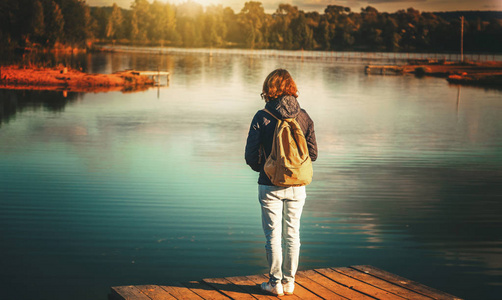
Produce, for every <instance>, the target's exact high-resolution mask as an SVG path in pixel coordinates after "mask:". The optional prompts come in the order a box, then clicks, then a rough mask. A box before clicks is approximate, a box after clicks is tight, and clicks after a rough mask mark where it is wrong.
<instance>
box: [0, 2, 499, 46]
mask: <svg viewBox="0 0 502 300" xmlns="http://www.w3.org/2000/svg"><path fill="white" fill-rule="evenodd" d="M465 20H466V21H465V23H464V44H465V50H466V51H470V52H478V53H479V52H485V53H500V52H502V43H501V42H500V41H502V18H501V13H498V12H477V13H476V12H470V15H468V16H467V17H466V18H465ZM460 28H461V21H460V18H459V17H458V16H457V15H456V14H455V13H429V12H420V11H417V10H415V9H413V8H407V9H403V10H399V11H396V12H393V13H387V12H379V11H377V10H376V9H375V8H373V7H371V6H368V7H365V8H361V10H360V11H357V12H356V11H351V9H350V8H348V7H343V6H337V5H329V6H327V7H326V9H325V10H324V12H322V13H320V12H316V11H313V12H307V11H303V10H301V8H298V7H296V6H292V5H289V4H280V5H279V6H278V7H277V9H276V10H275V12H273V13H267V12H265V10H264V8H263V5H262V4H261V3H260V2H255V1H250V2H245V3H244V4H243V7H242V9H241V10H240V11H239V12H235V11H234V10H232V9H231V8H229V7H223V6H221V5H218V6H214V5H213V6H207V7H203V6H202V5H200V4H198V3H195V2H192V1H188V2H184V3H181V4H176V5H175V4H171V3H166V2H161V1H157V0H155V1H147V0H134V1H133V2H132V4H131V7H130V8H128V9H124V8H120V7H119V6H117V5H116V4H114V5H113V6H111V7H89V6H88V5H87V4H86V3H85V1H82V0H35V1H33V0H2V1H1V2H0V42H1V43H2V45H4V47H6V48H11V49H13V48H16V47H35V48H36V47H40V48H52V47H61V46H68V45H71V46H72V47H84V48H92V47H93V45H94V44H96V43H108V44H112V43H113V44H126V45H149V46H176V47H239V48H265V49H266V48H271V49H292V50H298V49H305V50H334V51H344V50H356V51H408V52H425V51H429V52H449V51H458V48H459V41H460Z"/></svg>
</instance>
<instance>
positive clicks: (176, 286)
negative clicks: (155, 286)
mask: <svg viewBox="0 0 502 300" xmlns="http://www.w3.org/2000/svg"><path fill="white" fill-rule="evenodd" d="M160 287H161V288H162V289H164V290H165V291H167V292H168V293H169V294H171V295H173V296H174V297H175V298H176V299H202V298H201V297H200V296H199V295H197V294H196V293H194V292H193V291H191V290H190V289H189V288H187V287H186V286H184V285H182V284H181V283H179V282H176V283H173V284H172V285H169V286H165V285H161V286H160Z"/></svg>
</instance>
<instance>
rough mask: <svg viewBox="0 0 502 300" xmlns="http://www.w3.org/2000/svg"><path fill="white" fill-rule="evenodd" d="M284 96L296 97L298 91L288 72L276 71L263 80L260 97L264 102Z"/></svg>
mask: <svg viewBox="0 0 502 300" xmlns="http://www.w3.org/2000/svg"><path fill="white" fill-rule="evenodd" d="M284 95H290V96H295V97H298V89H297V88H296V83H295V82H294V81H293V78H292V77H291V75H290V74H289V72H288V71H286V70H284V69H277V70H274V71H272V73H270V74H268V76H267V78H265V81H264V82H263V91H262V93H261V96H262V98H263V99H265V102H269V101H272V100H274V99H276V98H278V97H280V96H284Z"/></svg>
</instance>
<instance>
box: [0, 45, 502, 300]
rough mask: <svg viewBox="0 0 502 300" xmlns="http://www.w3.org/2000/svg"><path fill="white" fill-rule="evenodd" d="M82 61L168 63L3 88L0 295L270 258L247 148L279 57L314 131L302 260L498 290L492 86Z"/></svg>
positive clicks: (245, 265)
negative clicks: (100, 88) (92, 80)
mask: <svg viewBox="0 0 502 300" xmlns="http://www.w3.org/2000/svg"><path fill="white" fill-rule="evenodd" d="M81 64H82V66H83V68H84V69H85V70H88V71H89V72H94V73H110V72H114V71H118V70H123V69H128V68H133V69H137V70H157V68H159V69H160V70H161V71H169V72H170V74H171V77H170V81H169V86H164V87H160V88H158V89H157V88H152V89H149V90H147V91H142V92H135V93H121V92H109V93H85V94H83V93H78V94H77V93H68V94H67V95H66V97H65V96H64V95H63V93H62V92H41V91H24V90H19V91H8V90H0V118H1V119H0V279H1V280H0V287H1V288H2V299H34V298H36V299H51V300H55V299H74V300H84V299H107V294H108V292H109V288H110V286H116V285H130V284H132V285H138V284H168V283H170V282H173V281H189V280H200V279H202V278H214V277H226V276H237V275H252V274H259V273H266V272H267V269H266V265H267V263H266V258H265V249H264V236H263V232H262V229H261V219H260V207H259V203H258V200H257V191H258V187H257V173H255V172H253V171H252V170H251V169H250V168H249V167H248V166H247V165H246V164H245V162H244V147H245V141H246V136H247V131H248V129H249V125H250V122H251V119H252V117H253V115H254V114H255V112H256V111H257V110H259V109H261V108H262V107H263V106H264V102H263V101H262V100H261V98H260V93H261V87H262V84H263V80H264V79H265V77H266V76H267V75H268V73H270V72H271V71H272V70H274V69H275V68H278V67H282V68H286V69H288V70H289V71H290V73H291V74H292V76H293V78H294V79H295V81H296V83H297V85H298V89H299V92H300V93H299V101H300V104H301V106H302V107H303V108H305V109H306V110H307V111H308V112H309V114H310V116H311V117H312V119H313V120H314V122H315V129H316V135H317V139H318V147H319V158H318V160H317V161H316V162H315V163H314V180H313V183H312V184H311V185H309V186H308V187H307V195H308V196H307V201H306V205H305V208H304V213H303V217H302V225H301V226H302V227H301V238H302V248H301V256H300V269H302V270H304V269H312V268H318V267H345V266H351V265H363V264H365V265H373V266H376V267H378V268H381V269H384V270H387V271H389V272H392V273H395V274H399V275H401V276H403V277H407V278H409V279H412V280H415V281H418V282H421V283H424V284H426V285H429V286H432V287H434V288H437V289H440V290H443V291H446V292H449V293H451V294H454V295H456V296H460V297H463V298H466V299H498V298H499V297H500V294H501V293H502V218H501V215H502V122H501V120H502V91H500V90H489V89H482V88H476V87H462V88H460V87H458V86H455V85H449V84H448V83H447V82H446V80H445V79H441V78H430V77H429V78H416V77H414V76H368V75H365V74H364V64H361V63H356V62H351V63H340V62H337V61H332V60H316V59H306V60H303V61H302V60H301V59H297V58H294V57H278V56H269V57H267V56H253V55H237V54H228V55H209V54H207V53H188V54H183V53H175V54H163V55H157V54H152V53H150V54H145V53H143V54H131V53H115V54H112V53H101V54H89V55H86V56H84V57H83V59H82V61H81Z"/></svg>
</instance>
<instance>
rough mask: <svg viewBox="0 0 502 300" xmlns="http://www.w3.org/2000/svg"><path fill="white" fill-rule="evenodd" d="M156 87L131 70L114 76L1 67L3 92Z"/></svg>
mask: <svg viewBox="0 0 502 300" xmlns="http://www.w3.org/2000/svg"><path fill="white" fill-rule="evenodd" d="M154 85H155V81H154V80H153V79H150V78H149V77H148V76H144V75H140V74H139V73H138V72H135V71H131V70H128V71H121V72H115V73H113V74H88V73H85V72H81V71H79V70H75V69H70V68H65V67H58V68H26V67H25V68H22V67H19V66H2V67H0V88H4V89H30V90H65V91H72V92H107V91H123V92H127V91H137V90H145V89H147V88H149V87H152V86H154Z"/></svg>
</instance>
